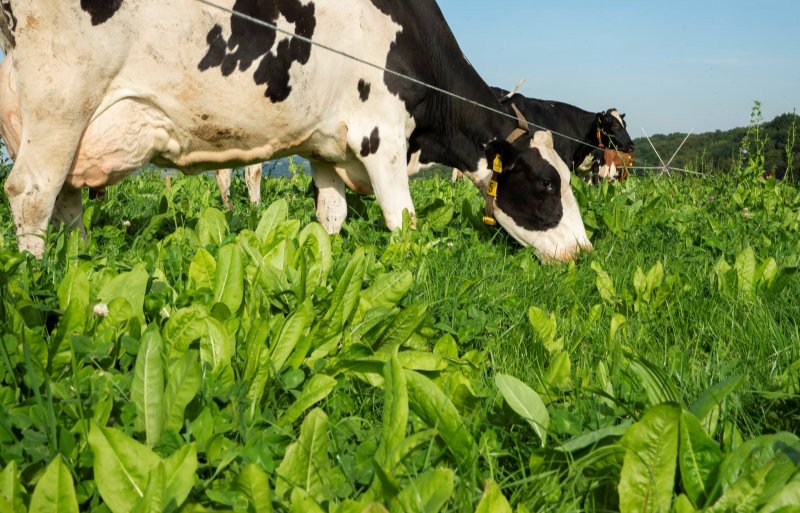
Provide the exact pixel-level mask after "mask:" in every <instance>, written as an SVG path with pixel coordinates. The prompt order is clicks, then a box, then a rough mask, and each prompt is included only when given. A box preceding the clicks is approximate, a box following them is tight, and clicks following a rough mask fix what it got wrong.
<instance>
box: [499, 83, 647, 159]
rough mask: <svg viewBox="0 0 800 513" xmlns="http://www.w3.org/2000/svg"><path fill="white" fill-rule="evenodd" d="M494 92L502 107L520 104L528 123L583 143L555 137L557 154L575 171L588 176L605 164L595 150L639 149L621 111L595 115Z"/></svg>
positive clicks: (551, 103)
mask: <svg viewBox="0 0 800 513" xmlns="http://www.w3.org/2000/svg"><path fill="white" fill-rule="evenodd" d="M492 90H493V91H494V92H495V94H496V95H497V97H498V98H499V99H500V101H501V103H503V104H505V105H510V103H511V102H514V103H516V104H517V106H518V107H519V108H520V110H522V113H523V114H525V117H526V118H528V121H530V122H532V123H535V124H536V125H539V126H543V127H545V128H546V129H548V130H552V131H553V132H558V133H559V134H563V135H566V136H569V137H570V138H572V139H577V140H578V141H580V142H577V141H574V140H570V139H568V138H566V137H559V136H558V135H556V136H555V150H556V152H557V153H558V155H559V156H560V157H561V158H562V159H564V162H566V163H567V166H568V167H569V168H570V170H572V171H584V172H587V171H590V170H592V168H593V167H595V166H596V165H602V164H603V160H602V157H601V155H602V154H600V155H596V154H595V153H594V152H593V150H594V148H593V146H594V147H599V148H602V149H606V148H608V149H614V150H618V151H621V152H623V153H633V151H634V149H635V146H634V143H633V140H632V139H631V136H630V134H628V130H627V124H626V123H625V114H620V113H619V111H618V110H617V109H608V110H606V111H605V112H597V113H593V112H589V111H586V110H583V109H581V108H579V107H575V106H574V105H570V104H568V103H563V102H557V101H552V100H538V99H536V98H527V97H525V96H522V95H521V94H515V93H509V92H508V91H506V90H504V89H500V88H497V87H493V88H492ZM508 109H510V107H508ZM581 143H585V144H581Z"/></svg>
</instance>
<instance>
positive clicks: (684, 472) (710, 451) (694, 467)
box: [678, 410, 722, 508]
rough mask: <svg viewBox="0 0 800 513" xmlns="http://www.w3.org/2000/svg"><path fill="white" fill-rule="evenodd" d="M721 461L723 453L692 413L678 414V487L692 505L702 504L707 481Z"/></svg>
mask: <svg viewBox="0 0 800 513" xmlns="http://www.w3.org/2000/svg"><path fill="white" fill-rule="evenodd" d="M721 461H722V450H721V449H720V448H719V446H718V445H717V443H716V442H715V441H714V440H712V439H711V438H710V437H709V436H708V435H707V434H706V432H705V431H703V427H702V426H701V425H700V421H698V420H697V417H695V416H694V415H693V414H692V413H690V412H688V411H685V410H684V411H683V412H681V423H680V445H679V452H678V464H679V467H680V470H681V483H682V484H683V489H684V490H686V495H687V496H688V497H689V499H691V501H692V504H693V505H694V506H695V507H697V508H700V507H702V506H703V504H705V501H706V497H707V496H708V492H710V491H711V488H712V486H713V483H711V481H710V478H711V476H712V474H713V473H714V471H715V470H716V469H717V467H718V466H719V463H720V462H721Z"/></svg>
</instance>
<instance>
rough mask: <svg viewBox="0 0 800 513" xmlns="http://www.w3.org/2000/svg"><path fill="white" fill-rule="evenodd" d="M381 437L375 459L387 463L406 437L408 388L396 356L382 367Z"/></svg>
mask: <svg viewBox="0 0 800 513" xmlns="http://www.w3.org/2000/svg"><path fill="white" fill-rule="evenodd" d="M383 382H384V387H383V437H382V439H381V443H380V445H379V446H378V451H377V453H376V458H377V459H378V462H379V463H382V464H384V465H385V464H387V463H389V455H390V454H392V453H393V452H394V451H395V449H396V448H397V447H398V446H399V445H400V443H401V442H402V441H403V440H404V439H405V437H406V429H407V428H408V387H407V385H406V374H405V371H404V370H403V367H402V365H400V362H399V361H398V359H397V357H396V356H392V359H391V360H389V361H388V362H387V363H386V365H384V367H383Z"/></svg>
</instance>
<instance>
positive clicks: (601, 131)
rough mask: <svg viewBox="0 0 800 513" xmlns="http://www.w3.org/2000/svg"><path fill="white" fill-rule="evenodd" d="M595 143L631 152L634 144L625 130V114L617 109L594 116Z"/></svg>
mask: <svg viewBox="0 0 800 513" xmlns="http://www.w3.org/2000/svg"><path fill="white" fill-rule="evenodd" d="M595 124H596V125H597V139H598V141H597V143H598V145H600V146H601V147H604V148H614V149H617V150H620V151H623V152H625V153H633V150H634V149H635V148H634V144H633V140H632V139H631V136H630V134H629V133H628V130H627V126H628V125H627V123H625V114H620V113H619V111H618V110H617V109H608V110H607V111H605V112H599V113H598V114H597V116H596V117H595Z"/></svg>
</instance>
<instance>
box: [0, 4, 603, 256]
mask: <svg viewBox="0 0 800 513" xmlns="http://www.w3.org/2000/svg"><path fill="white" fill-rule="evenodd" d="M221 3H222V4H223V5H224V6H226V7H230V8H233V9H235V10H238V11H241V12H243V13H245V14H248V15H250V16H253V17H256V18H259V19H263V20H266V21H268V22H271V23H275V24H277V25H278V26H279V27H282V28H286V29H289V30H291V31H293V32H294V33H295V34H298V35H300V36H303V37H306V38H310V39H312V40H313V41H315V42H319V43H322V44H326V45H328V46H331V47H336V48H338V49H339V50H341V51H344V52H347V53H349V54H352V55H356V56H358V57H359V58H361V59H364V60H367V61H370V62H374V63H378V64H381V65H384V66H386V67H388V68H390V69H392V70H396V71H398V72H402V73H404V74H407V75H411V76H413V77H415V78H417V79H419V80H423V81H425V82H427V83H430V84H432V85H434V86H436V87H438V88H441V89H444V90H450V91H453V92H455V93H457V94H459V95H461V96H465V97H467V98H470V99H471V100H473V101H475V102H478V103H481V104H484V105H490V106H493V107H495V108H499V106H500V104H499V101H498V99H497V97H496V96H495V94H494V93H493V92H492V90H491V89H490V88H489V87H488V86H487V85H486V83H485V82H483V80H482V79H481V78H480V77H479V76H478V74H477V72H476V71H475V70H474V69H473V68H472V66H471V65H470V64H469V62H468V61H467V60H466V58H465V57H464V56H463V54H462V52H461V50H460V48H459V47H458V44H457V43H456V40H455V37H454V36H453V34H452V33H451V31H450V29H449V27H448V26H447V23H446V22H445V20H444V18H443V16H442V14H441V11H440V10H439V7H438V6H437V5H436V3H435V2H434V1H433V0H411V1H409V0H311V1H309V0H271V1H270V0H223V1H221ZM4 5H6V3H4ZM3 15H4V17H5V20H4V21H5V23H4V24H3V25H2V27H0V45H2V47H3V50H4V51H6V53H7V54H8V55H12V56H13V58H14V61H13V73H14V76H15V81H16V84H17V85H18V90H17V94H18V95H19V99H20V101H19V104H20V106H21V119H22V120H24V123H23V125H22V130H21V137H20V141H21V143H20V145H19V150H18V152H17V155H16V162H15V165H14V168H13V170H12V172H11V174H10V175H9V177H8V179H7V181H6V184H5V189H6V193H7V194H8V197H9V200H10V205H11V210H12V213H13V217H14V222H15V225H16V230H17V237H18V242H19V247H20V249H21V250H23V251H30V252H31V253H33V254H34V255H41V254H42V252H43V250H44V241H43V239H42V238H41V235H42V232H43V231H44V230H45V228H46V226H47V223H48V221H49V219H50V218H51V215H52V216H54V217H60V218H61V219H63V220H65V221H68V222H69V221H71V220H74V219H78V218H79V216H80V208H81V205H80V194H79V190H80V187H83V186H87V185H88V186H99V185H104V184H107V183H113V182H115V181H117V180H119V179H121V178H122V177H123V176H124V175H125V174H127V173H128V172H130V170H132V169H137V168H139V167H141V166H142V165H143V164H145V163H146V162H154V163H156V164H158V165H163V166H166V167H175V168H178V169H182V170H184V171H186V172H189V173H196V172H202V171H204V170H207V169H216V168H219V167H221V165H222V166H223V167H225V166H228V167H229V166H231V165H233V166H235V165H241V164H247V163H254V162H261V161H264V160H268V159H272V158H277V157H281V156H286V155H292V154H299V155H304V156H306V157H308V158H309V159H310V160H312V164H313V178H314V182H315V184H316V185H317V187H318V188H319V198H320V201H319V202H318V207H317V214H318V217H319V219H320V222H321V223H322V224H323V225H324V226H325V228H326V229H327V230H328V231H330V232H336V231H338V230H339V229H340V228H341V224H342V222H343V221H344V218H345V216H346V213H347V206H346V204H345V196H344V187H345V185H346V186H348V187H350V188H352V189H354V190H356V191H359V192H374V193H375V196H376V199H377V201H378V203H379V204H380V206H381V209H382V211H383V214H384V219H385V221H386V225H387V226H388V228H389V229H395V228H398V227H400V226H401V224H402V219H403V211H404V210H408V211H409V212H410V213H411V214H412V215H413V213H414V206H413V203H412V201H411V194H410V192H409V187H408V176H407V170H406V166H407V161H408V156H409V155H410V154H413V153H420V154H421V156H422V157H421V158H422V159H423V161H427V162H441V163H443V164H447V165H450V166H453V167H458V168H460V169H463V170H465V172H466V173H467V176H468V177H469V178H470V179H471V180H472V181H473V182H474V183H475V184H476V185H477V186H478V187H480V188H481V190H484V191H485V190H486V187H487V185H488V184H489V183H490V181H491V180H492V171H491V170H490V169H489V166H488V165H487V162H492V161H494V160H496V158H497V157H498V156H500V158H501V159H502V161H503V168H504V172H503V174H502V178H501V179H500V180H499V182H500V186H499V192H498V196H497V201H496V206H495V212H496V218H497V221H498V222H499V223H500V225H501V226H502V227H503V228H505V229H506V230H507V231H508V232H509V233H510V234H511V235H512V236H513V237H514V238H516V239H517V240H519V241H520V242H521V243H522V244H525V245H532V246H534V247H535V249H536V252H537V254H538V255H539V256H540V257H541V258H542V259H545V260H568V259H572V258H574V257H575V256H576V255H577V254H578V253H579V251H580V250H581V249H587V250H588V249H590V248H591V244H590V242H589V240H588V238H587V236H586V233H585V230H584V227H583V222H582V220H581V216H580V212H579V210H578V206H577V203H576V201H575V198H574V196H573V194H572V191H571V189H570V187H569V170H568V169H567V167H566V165H565V164H564V163H563V162H561V161H560V159H559V158H558V155H557V154H556V152H555V151H554V150H553V149H552V147H551V146H552V144H551V143H552V140H551V139H550V140H548V137H546V136H540V137H537V138H534V137H533V136H532V135H530V134H527V135H526V136H524V137H521V138H519V139H518V140H516V141H515V142H513V143H511V142H508V141H505V140H504V138H505V137H506V135H507V134H509V133H510V132H512V131H513V130H514V129H515V127H516V124H515V123H514V121H513V120H510V119H506V118H504V117H502V116H497V115H495V114H492V113H489V112H487V111H485V110H482V109H480V108H477V107H474V106H472V105H469V104H467V103H462V102H459V101H458V100H454V99H451V98H450V97H447V96H445V95H442V94H441V93H438V92H435V91H433V90H431V89H428V88H426V87H424V86H421V85H419V84H417V83H414V82H410V81H407V80H404V79H402V78H401V77H398V76H396V75H394V74H391V73H384V72H383V71H381V70H378V69H375V68H371V67H369V66H365V65H363V64H361V63H358V62H356V61H354V60H352V59H348V58H345V57H343V56H341V55H338V54H334V53H331V52H329V51H328V50H325V49H323V48H320V47H318V46H314V45H311V44H309V43H308V42H306V41H303V40H300V39H298V38H295V37H292V36H287V35H284V34H283V33H279V32H276V31H275V30H273V29H270V28H265V27H261V26H258V25H254V24H252V23H251V22H249V21H246V20H243V19H241V18H238V17H235V16H232V15H230V14H228V13H225V12H222V11H219V10H217V9H213V8H211V7H206V6H203V5H201V4H199V3H197V2H196V1H194V0H137V1H133V0H115V1H114V2H107V1H104V0H82V1H81V2H74V1H72V2H52V1H50V0H25V1H22V0H10V2H7V5H6V8H5V9H4V10H3ZM11 18H13V19H15V20H28V21H27V22H26V23H20V24H16V23H12V19H11ZM100 42H102V43H100ZM84 158H85V159H87V162H86V163H83V162H82V159H84ZM98 162H101V163H103V164H104V165H95V163H98ZM109 162H113V165H108V163H109ZM76 191H77V192H76Z"/></svg>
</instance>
